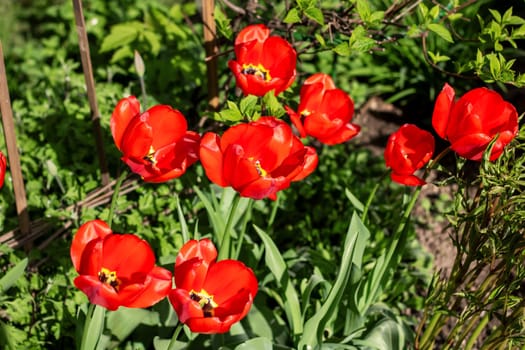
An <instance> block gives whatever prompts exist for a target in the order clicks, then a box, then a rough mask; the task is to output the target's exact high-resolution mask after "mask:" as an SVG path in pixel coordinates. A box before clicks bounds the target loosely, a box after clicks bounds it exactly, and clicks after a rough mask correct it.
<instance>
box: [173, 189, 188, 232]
mask: <svg viewBox="0 0 525 350" xmlns="http://www.w3.org/2000/svg"><path fill="white" fill-rule="evenodd" d="M175 202H176V203H177V215H178V217H179V224H180V231H181V233H182V241H183V242H188V241H189V240H190V232H189V229H188V223H187V222H186V219H185V218H184V213H183V211H182V207H181V205H180V198H179V196H178V195H175Z"/></svg>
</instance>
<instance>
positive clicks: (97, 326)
mask: <svg viewBox="0 0 525 350" xmlns="http://www.w3.org/2000/svg"><path fill="white" fill-rule="evenodd" d="M105 315H106V309H105V308H103V307H100V306H97V305H95V304H89V308H88V311H87V314H86V320H85V321H84V330H83V333H82V343H81V344H80V350H94V349H96V346H97V343H98V341H99V339H100V335H101V334H102V330H103V329H104V318H105Z"/></svg>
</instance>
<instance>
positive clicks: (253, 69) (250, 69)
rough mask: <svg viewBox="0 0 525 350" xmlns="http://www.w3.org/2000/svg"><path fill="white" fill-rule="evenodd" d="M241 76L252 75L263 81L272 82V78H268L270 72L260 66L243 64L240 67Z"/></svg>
mask: <svg viewBox="0 0 525 350" xmlns="http://www.w3.org/2000/svg"><path fill="white" fill-rule="evenodd" d="M241 73H242V74H249V75H254V76H256V77H257V78H260V79H262V80H264V81H270V80H272V77H271V76H270V71H269V70H268V69H266V68H264V67H263V65H262V64H260V63H259V64H258V65H253V64H251V63H250V64H243V65H242V70H241Z"/></svg>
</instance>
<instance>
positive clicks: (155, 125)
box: [145, 105, 188, 149]
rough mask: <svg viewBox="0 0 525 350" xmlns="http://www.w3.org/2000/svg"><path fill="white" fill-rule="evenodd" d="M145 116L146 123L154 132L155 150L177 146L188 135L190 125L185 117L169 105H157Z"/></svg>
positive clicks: (153, 144)
mask: <svg viewBox="0 0 525 350" xmlns="http://www.w3.org/2000/svg"><path fill="white" fill-rule="evenodd" d="M145 115H148V118H147V120H146V121H145V122H146V123H147V124H148V125H149V126H150V127H151V130H152V137H153V141H152V146H153V148H154V149H158V148H161V147H164V146H166V145H170V144H175V143H177V142H178V141H179V140H181V139H182V138H183V137H184V135H185V134H186V131H187V128H188V123H187V122H186V118H185V117H184V115H183V114H182V113H181V112H180V111H178V110H176V109H173V108H171V107H170V106H167V105H156V106H154V107H152V108H150V109H149V110H148V111H147V112H146V113H145Z"/></svg>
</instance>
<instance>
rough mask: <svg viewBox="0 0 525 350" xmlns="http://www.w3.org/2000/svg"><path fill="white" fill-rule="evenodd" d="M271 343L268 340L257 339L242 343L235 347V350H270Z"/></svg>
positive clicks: (271, 347)
mask: <svg viewBox="0 0 525 350" xmlns="http://www.w3.org/2000/svg"><path fill="white" fill-rule="evenodd" d="M272 349H273V344H272V341H271V340H270V339H268V338H264V337H257V338H253V339H250V340H247V341H245V342H243V343H242V344H239V345H237V346H236V347H235V350H272Z"/></svg>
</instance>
